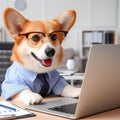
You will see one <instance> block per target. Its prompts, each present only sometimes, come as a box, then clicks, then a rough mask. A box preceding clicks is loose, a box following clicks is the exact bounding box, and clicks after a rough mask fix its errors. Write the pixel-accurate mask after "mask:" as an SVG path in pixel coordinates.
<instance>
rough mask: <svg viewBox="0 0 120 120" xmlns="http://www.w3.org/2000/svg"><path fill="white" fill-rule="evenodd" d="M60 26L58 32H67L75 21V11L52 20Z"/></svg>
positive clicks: (64, 13) (67, 12)
mask: <svg viewBox="0 0 120 120" xmlns="http://www.w3.org/2000/svg"><path fill="white" fill-rule="evenodd" d="M54 20H55V21H57V22H58V23H59V25H60V30H63V31H69V30H70V28H71V27H72V26H73V24H74V22H75V20H76V12H75V10H67V11H65V12H63V13H62V14H60V15H59V16H58V17H56V18H55V19H54Z"/></svg>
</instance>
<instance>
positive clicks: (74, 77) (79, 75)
mask: <svg viewBox="0 0 120 120" xmlns="http://www.w3.org/2000/svg"><path fill="white" fill-rule="evenodd" d="M63 77H64V78H65V79H66V80H70V84H71V85H72V86H74V81H75V80H83V79H84V73H75V74H73V75H63Z"/></svg>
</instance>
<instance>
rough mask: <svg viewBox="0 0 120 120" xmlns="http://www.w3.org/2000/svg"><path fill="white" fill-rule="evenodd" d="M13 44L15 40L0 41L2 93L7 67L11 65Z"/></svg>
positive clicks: (0, 82) (0, 81)
mask: <svg viewBox="0 0 120 120" xmlns="http://www.w3.org/2000/svg"><path fill="white" fill-rule="evenodd" d="M13 45H14V43H13V42H0V95H1V84H2V82H3V80H4V78H5V72H6V69H7V68H8V67H9V66H10V65H11V61H10V56H11V50H12V48H13Z"/></svg>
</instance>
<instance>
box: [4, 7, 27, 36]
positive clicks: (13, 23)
mask: <svg viewBox="0 0 120 120" xmlns="http://www.w3.org/2000/svg"><path fill="white" fill-rule="evenodd" d="M26 22H28V20H27V19H26V18H24V17H23V16H22V15H21V14H20V13H19V12H17V11H16V10H14V9H12V8H7V9H6V10H5V12H4V23H5V25H6V27H7V29H8V30H9V32H10V33H11V34H12V33H13V34H18V33H20V32H21V31H22V30H23V27H24V24H25V23H26Z"/></svg>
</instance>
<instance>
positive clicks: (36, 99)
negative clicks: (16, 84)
mask: <svg viewBox="0 0 120 120" xmlns="http://www.w3.org/2000/svg"><path fill="white" fill-rule="evenodd" d="M42 99H43V98H42V96H41V95H39V94H37V93H33V92H32V91H30V90H24V91H22V92H20V93H19V94H17V95H16V96H15V97H14V98H13V100H17V101H22V102H24V103H25V104H26V105H30V104H38V103H40V102H41V101H42Z"/></svg>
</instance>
